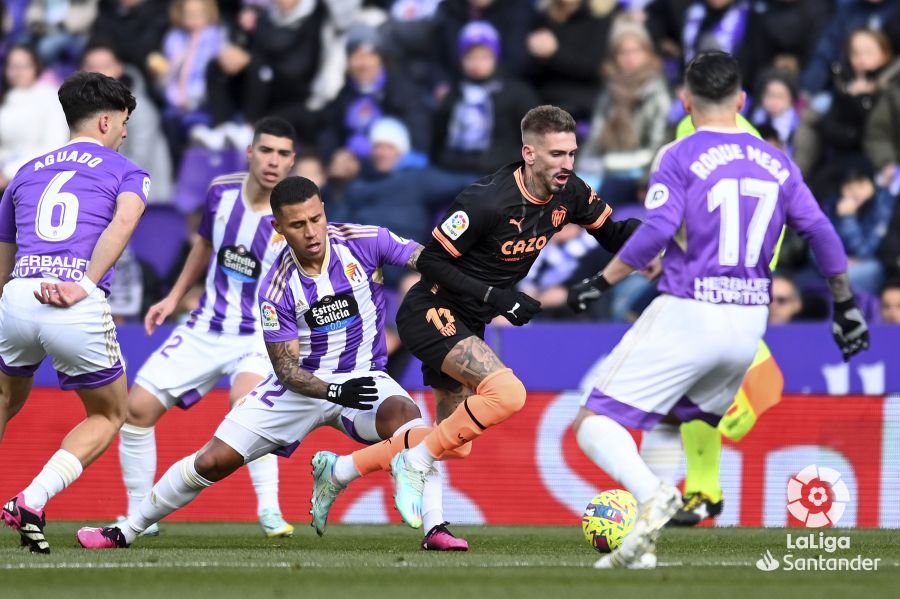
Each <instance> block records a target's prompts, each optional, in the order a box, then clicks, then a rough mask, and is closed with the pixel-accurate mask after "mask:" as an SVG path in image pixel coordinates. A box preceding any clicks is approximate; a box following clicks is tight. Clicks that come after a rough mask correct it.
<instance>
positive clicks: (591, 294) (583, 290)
mask: <svg viewBox="0 0 900 599" xmlns="http://www.w3.org/2000/svg"><path fill="white" fill-rule="evenodd" d="M610 287H612V285H610V284H609V283H608V282H607V281H606V279H604V278H603V275H602V274H596V275H594V276H593V277H591V278H590V279H585V280H583V281H581V282H580V283H575V284H574V285H572V286H571V287H569V295H568V296H567V297H566V303H567V304H568V305H569V307H570V308H571V309H572V311H573V312H584V311H585V310H587V308H588V304H589V303H590V302H595V301H597V300H598V299H600V296H601V295H603V293H604V292H605V291H606V290H607V289H609V288H610Z"/></svg>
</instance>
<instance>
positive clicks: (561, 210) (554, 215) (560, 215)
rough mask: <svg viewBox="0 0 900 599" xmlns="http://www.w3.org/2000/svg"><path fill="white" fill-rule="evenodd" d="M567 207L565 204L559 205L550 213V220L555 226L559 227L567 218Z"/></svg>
mask: <svg viewBox="0 0 900 599" xmlns="http://www.w3.org/2000/svg"><path fill="white" fill-rule="evenodd" d="M566 212H567V210H566V207H565V206H557V207H556V208H554V209H553V212H551V213H550V222H551V223H552V224H553V228H554V229H555V228H557V227H559V226H560V225H561V224H562V223H563V221H565V220H566Z"/></svg>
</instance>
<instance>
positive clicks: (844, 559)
mask: <svg viewBox="0 0 900 599" xmlns="http://www.w3.org/2000/svg"><path fill="white" fill-rule="evenodd" d="M850 499H851V498H850V489H848V488H847V483H845V482H844V481H843V480H841V473H840V472H838V471H837V470H835V469H834V468H827V467H825V466H816V465H814V464H811V465H809V466H807V467H806V468H804V469H803V470H801V471H800V472H799V473H798V474H796V475H795V476H792V477H791V478H790V480H788V484H787V509H788V512H789V513H790V514H791V516H793V517H794V518H796V519H797V520H799V521H800V522H801V523H803V525H804V526H805V527H806V528H824V527H828V526H835V525H837V523H838V522H839V521H840V519H841V516H843V515H844V508H845V507H846V506H847V503H849V502H850ZM796 530H798V531H802V529H796ZM850 547H851V537H850V535H846V534H845V535H837V534H826V533H825V532H824V531H819V533H818V534H813V533H810V534H796V533H787V538H786V541H785V549H786V550H787V553H785V554H784V555H783V556H782V557H781V558H780V559H779V558H778V557H776V556H774V555H772V551H771V550H768V549H767V550H766V552H765V553H764V554H763V556H762V557H761V558H760V559H759V560H757V562H756V567H757V568H758V569H759V570H762V571H764V572H772V571H775V570H778V569H783V570H784V571H786V572H790V571H798V572H803V571H824V572H833V571H842V570H849V571H872V570H878V562H880V561H881V558H870V557H863V556H862V555H861V554H857V555H855V556H854V555H846V552H847V551H848V550H849V549H850ZM797 550H799V551H805V552H811V551H815V552H816V554H815V555H814V556H809V555H798V554H796V553H795V552H796V551H797ZM839 550H840V551H842V552H843V553H844V554H845V555H843V556H841V557H838V556H835V555H834V553H835V552H836V551H839ZM822 552H824V553H825V555H823V553H822Z"/></svg>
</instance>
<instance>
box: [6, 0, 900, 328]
mask: <svg viewBox="0 0 900 599" xmlns="http://www.w3.org/2000/svg"><path fill="white" fill-rule="evenodd" d="M0 22H2V42H0V58H2V61H3V81H2V88H0V189H2V188H4V187H5V186H6V184H7V183H8V181H9V179H10V178H11V177H12V176H13V175H14V174H15V172H16V170H17V169H18V168H19V166H21V165H22V164H23V163H24V162H25V161H27V160H28V159H30V158H32V157H34V156H36V155H38V154H40V153H42V152H44V151H48V150H52V149H54V148H56V147H58V146H60V145H62V144H64V143H65V141H66V139H67V136H68V129H67V127H66V123H65V119H64V117H63V114H62V110H61V108H60V106H59V104H58V102H57V99H56V89H57V87H58V85H59V84H60V82H61V81H62V79H63V78H64V77H65V76H66V75H68V74H69V73H71V72H73V71H75V70H78V69H86V70H95V71H100V72H103V73H105V74H107V75H110V76H113V77H116V78H120V79H122V80H123V81H125V82H126V83H127V85H128V86H129V87H130V88H131V89H132V91H133V93H134V95H135V96H136V97H137V99H138V110H137V111H136V112H135V113H134V115H133V116H132V118H131V120H130V122H129V137H128V140H126V144H125V146H123V150H122V151H123V153H125V154H126V155H128V156H129V157H130V158H131V159H132V160H134V161H135V162H137V163H138V164H139V165H141V166H142V167H144V168H146V169H147V170H148V171H149V172H150V174H151V176H152V179H153V189H152V192H151V202H152V205H151V206H150V207H149V208H148V212H147V213H146V214H145V217H144V220H143V222H142V223H141V225H140V226H139V227H138V230H137V232H136V234H135V238H134V240H133V241H132V246H131V247H130V251H127V252H126V254H125V255H124V256H123V258H122V259H121V260H120V263H119V265H118V271H117V275H116V279H115V281H114V284H113V291H112V295H111V297H110V303H111V305H112V307H113V312H114V314H115V315H116V320H117V322H119V323H122V322H128V321H139V320H140V319H141V318H142V316H143V314H144V312H145V310H146V308H147V307H148V306H149V305H151V304H152V303H154V302H156V301H157V300H158V299H160V298H161V297H163V295H164V294H165V293H166V292H167V291H168V288H169V287H170V286H171V284H172V283H173V282H174V280H175V278H176V276H177V274H178V272H179V270H180V268H181V264H182V263H183V261H184V259H185V257H186V256H187V252H188V250H189V247H190V243H191V239H192V235H194V233H195V230H196V226H197V224H198V218H197V214H198V208H199V207H200V206H201V205H202V203H203V201H204V198H205V191H206V186H207V185H208V183H209V181H210V180H211V179H212V178H213V177H214V176H216V175H218V174H221V173H224V172H230V171H236V170H243V168H244V148H246V146H247V144H248V142H249V141H250V138H251V137H252V128H251V124H252V123H253V122H254V120H255V119H258V118H260V117H262V116H264V115H278V116H282V117H284V118H286V119H288V120H289V121H290V122H292V123H293V124H294V126H295V127H296V129H297V132H298V137H299V140H298V147H297V152H298V153H297V162H296V166H295V173H296V174H301V175H303V176H306V177H309V178H310V179H312V180H313V181H315V182H316V183H317V184H319V186H320V188H321V189H322V194H323V199H324V200H325V201H326V207H327V208H326V210H327V214H328V218H329V220H331V221H338V222H340V221H349V222H358V223H364V224H377V225H381V226H386V227H389V228H391V229H392V230H393V231H395V232H396V233H398V234H400V235H404V236H406V237H410V238H414V239H416V240H418V241H420V242H423V243H424V242H427V241H428V239H429V238H430V231H431V228H432V227H433V225H434V223H435V221H436V219H438V218H439V217H440V215H441V214H442V211H443V209H444V208H445V207H446V206H447V205H448V204H449V202H450V201H451V200H452V198H453V197H454V196H455V195H456V193H458V192H459V191H461V190H462V188H463V187H465V186H466V185H467V184H469V183H471V182H472V181H474V180H475V179H477V178H478V177H480V176H482V175H485V174H487V173H490V172H492V171H494V170H496V169H497V168H498V167H500V166H501V165H503V164H505V163H507V162H511V161H514V160H518V159H520V146H521V140H520V133H519V121H520V119H521V117H522V115H524V113H525V112H526V111H527V110H528V109H529V108H531V107H533V106H535V105H538V104H540V103H552V104H556V105H558V106H561V107H563V108H565V109H566V110H568V111H569V112H571V113H572V114H573V116H574V117H575V118H576V120H577V122H578V124H579V143H580V149H579V153H578V157H577V159H576V172H577V173H578V175H579V176H581V177H582V178H583V179H585V180H586V181H587V182H588V183H589V184H591V185H592V186H593V187H594V188H595V189H597V190H598V191H599V193H600V194H601V196H602V197H603V198H604V199H606V200H607V201H608V202H610V203H611V204H612V205H613V206H614V208H615V210H616V215H617V218H622V217H623V216H638V217H640V215H641V214H642V212H643V208H642V205H641V203H642V198H643V191H644V187H645V181H646V179H647V174H648V170H649V168H650V164H651V162H652V158H653V156H654V154H655V153H656V151H657V150H658V149H659V148H660V147H661V146H662V145H663V144H665V143H667V142H668V141H670V140H671V139H673V137H674V133H675V128H676V126H677V124H678V123H679V121H681V119H682V118H683V117H684V114H683V112H682V108H681V105H680V102H678V100H677V98H678V93H679V80H680V77H681V70H682V68H683V65H684V64H686V62H687V61H689V60H690V59H691V57H692V56H693V55H694V54H695V53H696V52H697V51H699V50H702V49H708V48H719V49H722V50H726V51H729V52H732V53H734V54H735V55H736V56H737V57H738V58H739V60H740V62H741V64H742V65H743V69H744V81H745V89H746V91H747V93H748V96H749V101H748V105H747V109H746V111H745V116H746V117H747V119H748V120H749V121H750V122H751V123H752V124H753V125H755V126H756V128H757V129H758V130H759V132H760V133H761V135H762V136H763V137H764V138H766V139H767V140H769V141H770V142H771V143H773V144H775V145H777V146H779V147H781V148H783V149H784V150H785V151H787V152H788V153H789V154H790V155H791V156H792V157H793V159H794V160H795V161H796V162H797V163H798V165H799V166H800V167H801V169H802V171H803V173H804V175H805V177H806V178H807V181H808V182H809V184H810V186H811V187H812V189H813V191H814V193H815V194H816V197H817V198H818V199H819V201H820V202H821V205H822V207H823V209H824V210H825V211H826V213H827V214H828V215H829V216H830V217H831V218H832V220H833V222H834V223H835V226H836V228H837V230H838V233H839V234H840V236H841V239H842V240H843V242H844V245H845V248H846V250H847V252H848V254H849V256H850V278H851V282H852V284H853V286H854V288H855V290H856V292H857V296H858V298H859V301H860V303H861V305H862V307H863V309H864V312H865V313H866V315H867V317H868V318H869V319H870V321H871V320H874V321H876V322H877V321H879V320H880V321H881V322H885V323H893V324H900V203H898V202H897V196H898V193H900V169H898V164H900V59H897V58H895V55H900V0H755V1H747V0H650V1H647V0H620V1H618V2H617V1H616V0H538V1H537V2H535V1H533V0H219V1H218V2H217V1H215V0H174V1H173V2H171V3H169V2H165V1H162V0H5V2H3V3H2V4H0ZM609 258H610V256H609V255H608V254H606V253H605V252H604V251H603V250H602V249H600V248H599V247H598V246H597V245H596V242H595V241H594V240H593V238H591V237H590V236H589V235H587V234H586V233H584V232H583V231H582V230H581V229H580V228H578V227H577V226H575V225H568V226H566V227H565V228H564V229H563V230H562V231H561V232H560V233H559V234H558V235H556V236H555V237H554V238H553V240H552V242H551V244H550V246H549V247H548V248H545V250H544V251H543V252H542V253H541V254H540V258H539V259H538V261H537V262H536V263H535V265H534V267H533V269H532V271H531V273H530V275H529V277H528V278H527V279H526V280H525V281H523V290H525V291H527V292H529V293H531V294H532V295H534V296H535V297H537V298H538V299H540V300H541V301H542V302H543V304H544V308H545V310H544V313H543V314H542V315H541V316H540V318H544V319H562V320H567V319H574V318H576V317H575V315H574V314H572V313H571V312H569V311H568V309H567V308H566V306H565V297H566V293H565V289H566V285H567V284H568V283H570V282H573V281H575V280H579V279H581V278H583V277H584V276H587V275H589V274H593V273H594V272H596V271H597V270H598V269H599V268H601V267H602V266H603V265H604V264H605V262H606V261H607V260H608V259H609ZM400 277H401V273H399V272H398V273H388V276H387V277H386V278H387V281H388V283H389V284H390V285H391V286H392V287H394V288H396V289H398V290H400V292H402V289H404V288H406V287H407V286H408V285H409V284H410V282H409V281H408V280H401V279H400ZM201 292H202V289H201V288H199V287H198V288H197V289H196V290H194V292H192V293H189V294H188V295H187V296H186V298H185V300H184V301H183V305H182V306H181V309H180V313H181V315H182V318H186V317H187V314H188V313H189V312H190V310H191V309H193V308H194V307H195V306H196V304H197V302H198V300H199V297H200V294H201ZM654 294H655V286H654V283H653V282H652V281H648V280H646V279H644V278H642V276H641V275H639V274H635V275H633V276H632V277H630V278H629V279H628V280H627V281H625V282H623V284H620V285H619V286H617V287H616V289H615V291H614V293H611V294H609V297H608V298H604V301H603V302H602V303H601V305H599V306H598V307H597V308H596V310H594V311H593V312H592V313H590V314H588V315H582V316H579V318H590V319H593V320H615V321H629V320H633V319H634V318H635V317H636V316H637V314H639V313H640V311H641V310H642V309H643V307H645V306H646V305H647V304H648V303H649V302H650V300H651V299H652V297H653V295H654ZM772 295H773V303H772V306H771V308H770V322H771V324H782V323H786V322H791V321H796V320H817V319H825V318H827V316H828V310H829V308H828V305H827V301H826V298H827V293H826V289H825V287H824V284H823V283H822V282H821V279H819V277H818V275H817V274H816V271H815V266H814V264H813V263H812V259H811V257H810V253H809V251H808V248H807V247H806V245H805V243H804V242H803V240H802V239H800V238H798V237H796V236H792V235H791V234H789V235H788V237H787V238H786V239H785V242H784V245H783V248H782V251H781V258H780V262H779V267H778V270H777V273H776V277H775V280H774V283H773V294H772ZM501 320H502V319H501ZM498 324H505V321H502V322H500V323H498Z"/></svg>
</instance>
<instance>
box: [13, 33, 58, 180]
mask: <svg viewBox="0 0 900 599" xmlns="http://www.w3.org/2000/svg"><path fill="white" fill-rule="evenodd" d="M41 71H42V66H41V63H40V61H39V60H38V56H37V53H36V52H35V50H34V48H32V47H31V46H27V45H24V44H16V45H14V46H12V47H11V48H10V49H9V52H8V53H7V54H6V59H5V60H4V61H3V86H2V88H0V89H2V96H0V189H5V188H6V186H7V184H8V183H9V181H10V179H12V178H13V175H15V174H16V171H18V170H19V167H21V166H22V165H23V164H25V163H26V162H28V161H29V160H31V159H32V158H34V157H35V156H37V155H38V154H40V153H41V152H46V151H49V150H53V149H55V148H58V147H60V146H63V145H65V143H66V141H67V140H68V139H69V127H68V125H66V116H65V115H64V114H63V111H62V106H60V104H59V99H58V98H57V97H56V89H57V88H56V86H54V85H51V84H49V83H44V82H42V81H40V76H41Z"/></svg>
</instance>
